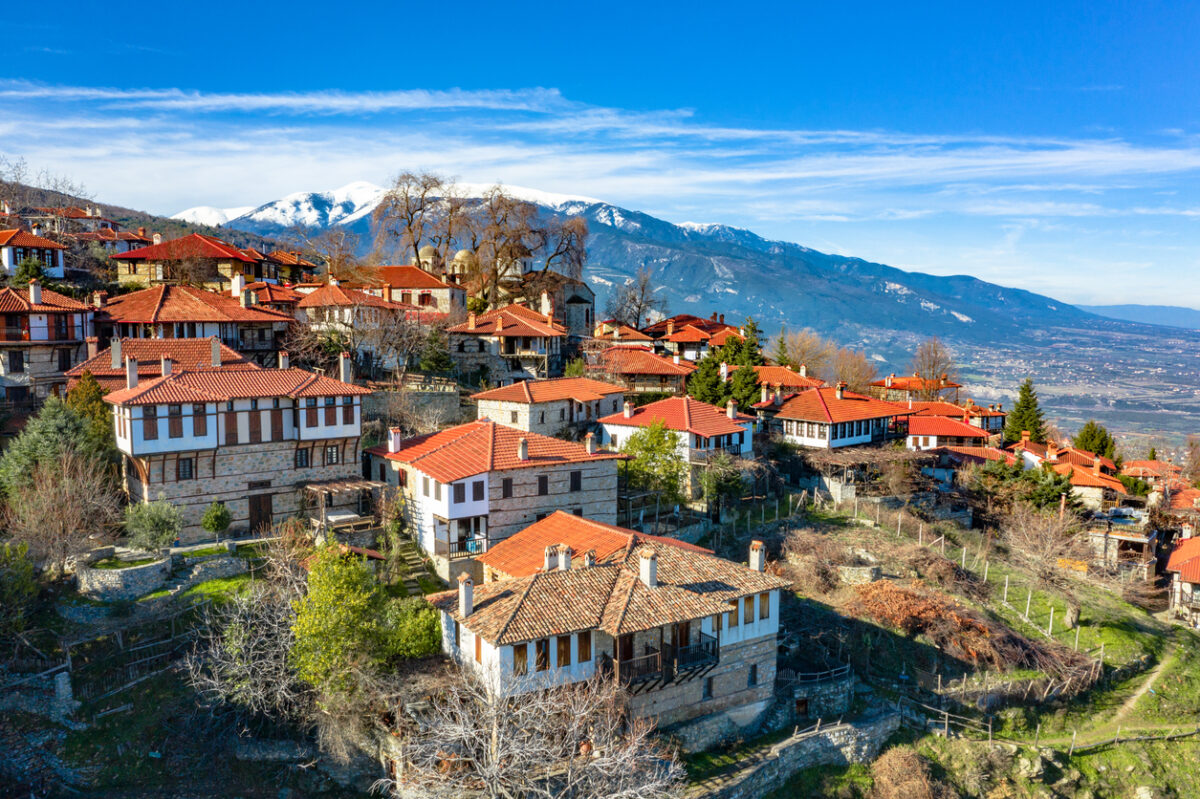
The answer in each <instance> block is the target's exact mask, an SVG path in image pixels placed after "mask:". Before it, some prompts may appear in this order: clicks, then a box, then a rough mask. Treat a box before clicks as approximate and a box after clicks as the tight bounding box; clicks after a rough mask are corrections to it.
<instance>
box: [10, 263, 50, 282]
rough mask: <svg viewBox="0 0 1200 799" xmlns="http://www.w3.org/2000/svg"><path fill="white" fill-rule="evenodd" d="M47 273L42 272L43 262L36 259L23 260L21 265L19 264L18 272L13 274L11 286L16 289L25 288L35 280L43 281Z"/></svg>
mask: <svg viewBox="0 0 1200 799" xmlns="http://www.w3.org/2000/svg"><path fill="white" fill-rule="evenodd" d="M45 276H46V273H45V272H44V271H43V270H42V262H41V261H39V260H37V259H36V258H25V259H22V261H21V263H19V264H17V270H16V271H15V272H13V276H12V278H10V279H9V284H10V285H12V286H14V287H16V288H24V287H25V286H28V285H29V284H30V283H31V282H33V281H34V280H42V279H43V278H45Z"/></svg>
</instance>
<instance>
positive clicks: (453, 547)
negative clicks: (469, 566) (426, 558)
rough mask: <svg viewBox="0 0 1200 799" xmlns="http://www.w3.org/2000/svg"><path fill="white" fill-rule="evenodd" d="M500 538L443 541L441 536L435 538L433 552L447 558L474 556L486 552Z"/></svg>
mask: <svg viewBox="0 0 1200 799" xmlns="http://www.w3.org/2000/svg"><path fill="white" fill-rule="evenodd" d="M500 540H501V539H498V538H497V539H491V538H464V539H460V540H458V541H443V540H442V539H440V538H435V539H434V541H433V554H434V555H436V556H437V557H439V558H445V559H446V560H458V559H460V558H473V557H475V556H476V555H482V554H483V553H484V552H487V551H488V547H489V546H491V545H492V544H494V543H498V542H499V541H500Z"/></svg>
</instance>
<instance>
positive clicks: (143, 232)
mask: <svg viewBox="0 0 1200 799" xmlns="http://www.w3.org/2000/svg"><path fill="white" fill-rule="evenodd" d="M138 235H139V236H141V237H142V238H143V239H144V238H146V228H144V227H140V228H138Z"/></svg>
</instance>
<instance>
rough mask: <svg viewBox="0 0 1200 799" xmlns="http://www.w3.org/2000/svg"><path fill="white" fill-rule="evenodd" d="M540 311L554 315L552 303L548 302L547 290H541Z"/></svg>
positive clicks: (547, 314) (546, 314)
mask: <svg viewBox="0 0 1200 799" xmlns="http://www.w3.org/2000/svg"><path fill="white" fill-rule="evenodd" d="M541 311H542V314H543V315H545V316H553V315H554V303H552V302H550V293H549V292H547V291H543V292H542V304H541Z"/></svg>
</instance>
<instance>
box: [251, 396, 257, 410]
mask: <svg viewBox="0 0 1200 799" xmlns="http://www.w3.org/2000/svg"><path fill="white" fill-rule="evenodd" d="M250 410H252V411H257V410H258V398H257V397H251V398H250Z"/></svg>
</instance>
